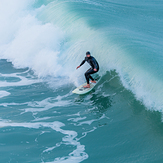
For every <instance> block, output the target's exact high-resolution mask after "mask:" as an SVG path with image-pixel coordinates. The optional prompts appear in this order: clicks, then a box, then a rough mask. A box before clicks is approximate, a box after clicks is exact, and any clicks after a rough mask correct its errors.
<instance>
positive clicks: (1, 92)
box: [0, 91, 11, 98]
mask: <svg viewBox="0 0 163 163" xmlns="http://www.w3.org/2000/svg"><path fill="white" fill-rule="evenodd" d="M10 94H11V93H9V92H7V91H0V98H2V97H5V96H9V95H10Z"/></svg>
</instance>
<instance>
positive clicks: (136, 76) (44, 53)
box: [0, 0, 163, 111]
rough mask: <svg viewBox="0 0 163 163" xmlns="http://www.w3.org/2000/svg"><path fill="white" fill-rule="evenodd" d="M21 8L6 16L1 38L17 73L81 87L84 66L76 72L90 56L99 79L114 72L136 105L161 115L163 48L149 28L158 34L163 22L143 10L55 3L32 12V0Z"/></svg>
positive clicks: (5, 55) (1, 54)
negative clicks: (26, 72) (26, 69)
mask: <svg viewBox="0 0 163 163" xmlns="http://www.w3.org/2000/svg"><path fill="white" fill-rule="evenodd" d="M20 2H21V1H19V0H18V1H17V4H18V5H19V10H18V11H17V12H16V14H14V12H15V11H16V10H17V8H18V6H16V4H15V6H10V7H11V8H12V10H11V12H9V13H8V14H7V15H6V13H4V12H2V18H3V19H1V21H2V20H4V19H5V20H6V22H7V23H6V24H4V25H3V27H1V28H2V29H1V33H3V32H4V31H6V30H7V31H10V33H9V34H8V35H7V36H4V35H2V36H3V37H2V38H1V40H0V42H1V45H0V57H1V59H2V58H5V59H8V60H10V61H12V63H13V64H14V66H15V67H21V68H22V67H23V68H24V67H29V68H31V69H32V70H33V71H34V72H35V74H37V75H38V76H39V77H44V78H47V76H51V77H55V78H60V77H61V78H63V77H66V78H67V79H68V80H69V82H74V83H75V84H76V85H78V84H79V83H82V82H83V81H84V78H83V75H82V74H83V73H84V71H85V69H86V66H83V67H82V68H81V69H80V70H78V71H75V68H76V67H77V66H78V65H79V64H80V62H81V60H82V59H83V58H84V56H85V52H86V51H87V50H89V51H91V53H92V55H93V56H95V57H96V59H97V60H98V61H99V64H100V67H101V69H100V74H101V75H103V74H105V72H106V71H108V70H113V69H115V70H116V72H117V73H118V74H119V76H120V79H121V82H122V83H123V85H124V86H125V87H126V88H127V89H129V90H131V91H132V92H133V93H134V95H135V97H136V98H137V99H138V100H140V101H142V102H143V103H144V104H145V105H146V106H147V107H148V108H149V109H154V110H158V111H162V106H163V100H162V98H161V95H162V93H163V91H162V90H163V83H162V76H163V74H162V73H161V69H162V65H161V64H160V63H161V61H162V55H161V51H162V47H161V44H160V43H159V44H158V40H159V35H158V33H157V29H155V30H154V28H155V25H152V26H150V28H147V27H148V25H149V24H150V23H151V22H155V24H157V25H158V26H157V27H158V28H159V25H160V24H161V22H162V19H161V18H160V16H158V15H157V14H156V13H155V14H154V16H153V15H152V14H151V13H149V10H148V9H147V10H145V12H144V13H143V9H144V7H142V6H140V5H137V4H136V5H135V7H133V6H131V5H126V4H120V3H118V2H117V3H111V1H110V3H107V2H105V1H100V2H98V1H96V2H92V1H62V2H60V1H52V2H51V3H49V4H45V5H46V6H45V5H38V6H39V8H33V7H32V5H35V3H34V1H32V0H31V1H30V2H29V1H24V3H20ZM27 2H28V3H27ZM27 4H28V5H27ZM144 5H145V4H144ZM36 6H37V5H36ZM40 6H41V7H40ZM5 7H6V4H4V8H5ZM148 7H149V6H148ZM24 9H25V10H24ZM153 10H154V11H155V8H153ZM137 11H139V12H138V14H136V13H137ZM158 13H159V12H158ZM20 15H21V16H20ZM127 15H129V16H127ZM140 18H141V19H140ZM149 18H150V19H149ZM156 18H158V19H156ZM11 19H12V20H15V23H14V26H13V27H11V26H10V24H11ZM136 19H137V20H136ZM134 20H136V21H134ZM145 20H146V22H145ZM139 21H140V22H139ZM143 22H144V23H143ZM141 23H143V25H142V26H138V25H139V24H141ZM159 23H160V24H159ZM6 27H7V28H6ZM144 29H148V30H144ZM156 34H157V35H156ZM161 35H162V33H161ZM13 36H14V37H13ZM157 49H158V51H157ZM155 65H156V66H155ZM153 67H154V68H153ZM67 79H66V80H67ZM64 83H65V82H64Z"/></svg>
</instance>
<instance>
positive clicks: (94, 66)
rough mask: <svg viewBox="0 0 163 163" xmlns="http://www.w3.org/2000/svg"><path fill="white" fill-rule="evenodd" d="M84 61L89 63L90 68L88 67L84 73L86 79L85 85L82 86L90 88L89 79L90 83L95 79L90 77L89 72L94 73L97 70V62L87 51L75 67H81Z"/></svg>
mask: <svg viewBox="0 0 163 163" xmlns="http://www.w3.org/2000/svg"><path fill="white" fill-rule="evenodd" d="M85 61H87V62H88V63H89V64H90V66H91V68H90V69H88V70H87V71H86V72H85V74H84V75H85V78H86V81H87V85H86V86H84V88H90V84H89V79H91V82H92V83H96V81H95V80H94V79H93V78H92V76H91V74H94V73H96V72H98V71H99V64H98V62H97V61H96V59H95V58H94V57H93V56H91V53H90V52H89V51H87V52H86V57H85V59H84V60H83V61H82V62H81V64H80V65H79V66H78V67H77V68H76V69H78V68H79V67H81V66H82V65H83V64H84V63H85Z"/></svg>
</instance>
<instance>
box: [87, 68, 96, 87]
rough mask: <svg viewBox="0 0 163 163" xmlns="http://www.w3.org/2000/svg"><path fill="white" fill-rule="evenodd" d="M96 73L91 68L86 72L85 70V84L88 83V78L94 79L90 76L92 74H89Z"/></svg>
mask: <svg viewBox="0 0 163 163" xmlns="http://www.w3.org/2000/svg"><path fill="white" fill-rule="evenodd" d="M94 73H96V71H94V70H93V69H92V68H90V69H88V70H87V71H86V72H85V78H86V81H87V84H89V78H90V79H91V80H92V81H94V79H93V78H92V76H91V75H90V74H94Z"/></svg>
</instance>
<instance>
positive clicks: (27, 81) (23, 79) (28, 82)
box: [0, 72, 42, 87]
mask: <svg viewBox="0 0 163 163" xmlns="http://www.w3.org/2000/svg"><path fill="white" fill-rule="evenodd" d="M24 73H25V72H24ZM0 76H1V77H15V78H18V79H19V80H20V81H17V82H10V81H0V87H8V86H24V85H31V84H35V83H40V82H42V79H31V78H27V77H24V76H21V74H20V73H11V74H1V73H0Z"/></svg>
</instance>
